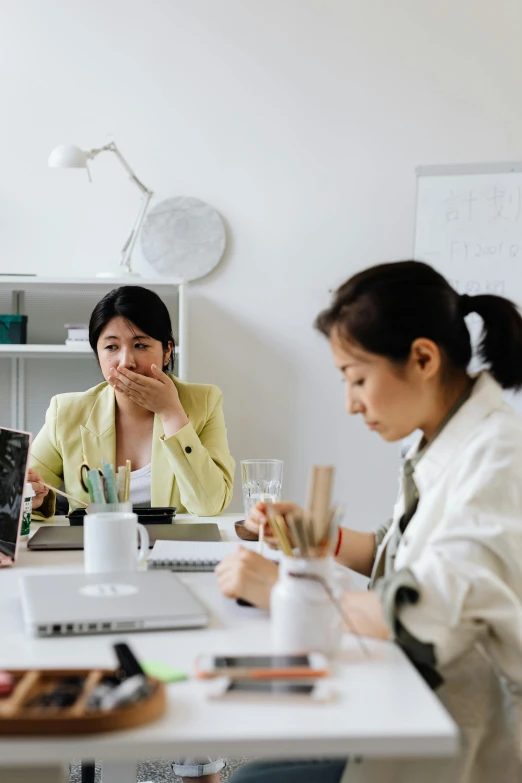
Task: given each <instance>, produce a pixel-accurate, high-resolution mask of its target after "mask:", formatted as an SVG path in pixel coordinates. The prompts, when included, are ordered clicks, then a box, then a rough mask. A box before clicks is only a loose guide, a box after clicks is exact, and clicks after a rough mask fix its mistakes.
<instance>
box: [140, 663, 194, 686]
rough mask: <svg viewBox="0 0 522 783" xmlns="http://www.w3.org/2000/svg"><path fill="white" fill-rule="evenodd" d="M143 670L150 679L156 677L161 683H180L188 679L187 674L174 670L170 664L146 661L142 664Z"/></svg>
mask: <svg viewBox="0 0 522 783" xmlns="http://www.w3.org/2000/svg"><path fill="white" fill-rule="evenodd" d="M141 668H142V669H143V671H144V672H145V674H147V675H148V676H149V677H155V678H156V679H157V680H161V682H180V681H181V680H186V679H187V675H186V674H185V672H182V671H180V670H179V669H174V668H173V667H172V666H169V665H168V663H162V662H161V661H145V663H142V664H141Z"/></svg>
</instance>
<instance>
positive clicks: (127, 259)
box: [87, 141, 154, 273]
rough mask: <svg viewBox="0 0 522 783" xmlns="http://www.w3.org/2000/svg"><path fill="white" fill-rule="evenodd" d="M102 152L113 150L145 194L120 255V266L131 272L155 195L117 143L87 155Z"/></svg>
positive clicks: (90, 151) (111, 143)
mask: <svg viewBox="0 0 522 783" xmlns="http://www.w3.org/2000/svg"><path fill="white" fill-rule="evenodd" d="M101 152H113V153H114V154H115V155H116V157H117V158H118V160H119V161H120V163H121V165H122V166H123V168H124V169H125V171H126V172H127V174H128V175H129V178H130V179H131V180H132V182H134V184H135V185H136V186H137V187H138V188H139V189H140V191H141V192H142V194H143V199H142V202H141V205H140V208H139V210H138V214H137V215H136V220H135V222H134V226H133V227H132V231H131V233H130V234H129V237H128V239H127V241H126V242H125V244H124V245H123V247H122V249H121V257H120V266H122V267H124V269H125V270H126V271H127V272H128V273H130V272H131V255H132V251H133V250H134V245H135V244H136V240H137V239H138V236H139V233H140V230H141V224H142V223H143V219H144V218H145V213H146V212H147V207H148V206H149V202H150V200H151V198H152V197H153V195H154V193H153V192H152V190H149V189H148V188H147V187H145V185H144V184H143V182H142V181H141V180H140V179H138V177H137V176H136V174H135V173H134V171H133V170H132V169H131V167H130V166H129V164H128V163H127V161H126V160H125V158H124V157H123V155H122V154H121V152H120V151H119V149H118V147H117V146H116V144H115V143H114V142H113V141H111V142H110V144H106V145H105V146H104V147H98V148H97V149H92V150H89V152H88V153H87V157H88V158H89V159H92V158H95V157H96V156H97V155H99V154H100V153H101Z"/></svg>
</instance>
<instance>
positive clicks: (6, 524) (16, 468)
mask: <svg viewBox="0 0 522 783" xmlns="http://www.w3.org/2000/svg"><path fill="white" fill-rule="evenodd" d="M30 445H31V436H30V434H29V433H28V432H17V431H16V430H8V429H4V428H3V427H0V553H1V554H3V555H7V557H10V558H12V559H13V560H14V557H15V554H16V544H17V540H18V531H19V528H20V523H21V520H22V511H23V503H24V494H25V479H26V474H27V462H28V459H29V446H30Z"/></svg>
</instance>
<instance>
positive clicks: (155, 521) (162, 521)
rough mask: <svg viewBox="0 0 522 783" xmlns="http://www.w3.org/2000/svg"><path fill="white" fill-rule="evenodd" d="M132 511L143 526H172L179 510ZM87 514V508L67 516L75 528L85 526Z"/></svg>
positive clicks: (151, 509)
mask: <svg viewBox="0 0 522 783" xmlns="http://www.w3.org/2000/svg"><path fill="white" fill-rule="evenodd" d="M132 510H133V512H134V513H135V514H137V515H138V522H141V524H142V525H170V524H172V522H173V520H174V517H175V516H176V511H177V510H178V509H177V508H176V506H157V507H152V508H142V507H140V506H133V507H132ZM86 513H87V511H86V509H85V508H75V509H74V511H71V512H70V514H67V519H68V520H69V524H70V525H73V526H75V527H76V526H81V525H83V518H84V516H85V514H86Z"/></svg>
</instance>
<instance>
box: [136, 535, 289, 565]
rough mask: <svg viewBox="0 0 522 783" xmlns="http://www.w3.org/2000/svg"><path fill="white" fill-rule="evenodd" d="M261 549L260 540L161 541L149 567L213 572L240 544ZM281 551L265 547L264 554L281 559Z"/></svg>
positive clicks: (154, 550) (152, 555)
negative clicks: (258, 541)
mask: <svg viewBox="0 0 522 783" xmlns="http://www.w3.org/2000/svg"><path fill="white" fill-rule="evenodd" d="M240 546H241V547H243V548H244V549H251V550H252V551H253V552H257V547H258V545H257V541H237V542H236V541H161V540H157V541H156V543H155V544H154V547H153V548H152V552H151V553H150V555H149V558H148V560H147V565H148V567H149V568H169V569H170V570H171V571H213V570H214V568H215V567H216V566H217V564H218V563H219V562H221V560H223V558H224V557H226V556H227V555H230V554H233V553H234V552H237V550H238V548H239V547H240ZM280 556H281V553H280V552H279V551H278V550H276V549H269V548H268V547H266V546H265V548H264V550H263V557H266V558H268V559H269V560H273V561H275V562H278V561H279V558H280Z"/></svg>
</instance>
